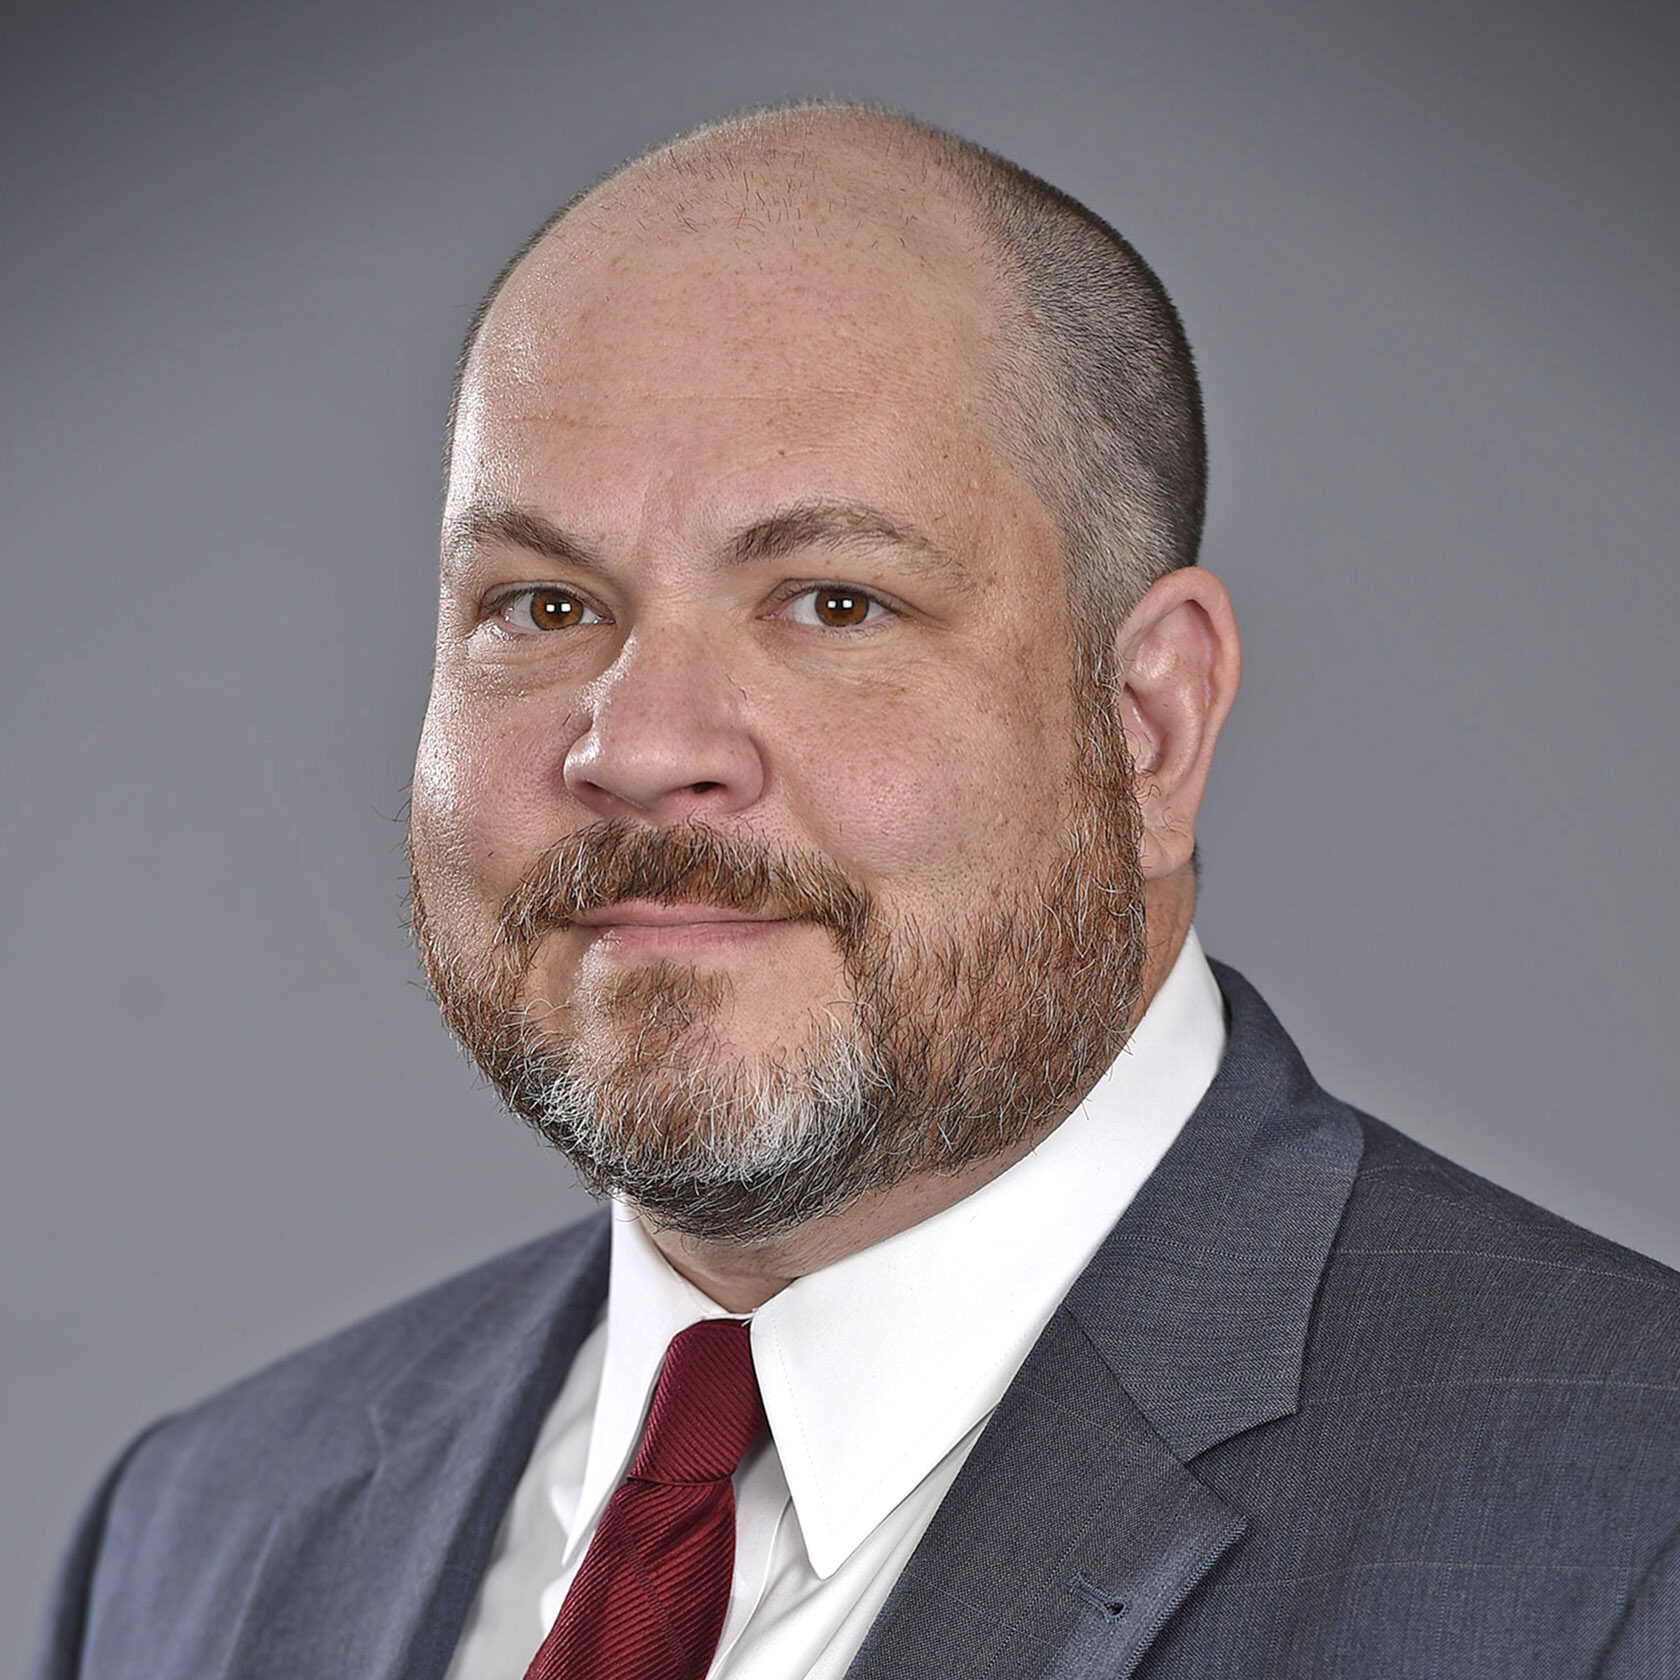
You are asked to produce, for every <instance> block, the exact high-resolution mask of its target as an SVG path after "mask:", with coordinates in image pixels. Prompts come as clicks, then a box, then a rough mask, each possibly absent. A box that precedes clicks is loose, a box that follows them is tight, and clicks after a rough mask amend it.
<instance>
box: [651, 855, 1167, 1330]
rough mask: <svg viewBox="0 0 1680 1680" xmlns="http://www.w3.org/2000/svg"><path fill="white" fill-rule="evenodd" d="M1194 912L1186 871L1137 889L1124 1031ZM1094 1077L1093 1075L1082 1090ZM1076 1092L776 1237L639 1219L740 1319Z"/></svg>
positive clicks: (960, 1186)
mask: <svg viewBox="0 0 1680 1680" xmlns="http://www.w3.org/2000/svg"><path fill="white" fill-rule="evenodd" d="M1194 909H1195V882H1194V879H1193V878H1192V876H1191V874H1190V871H1189V869H1188V867H1186V868H1185V869H1182V870H1179V871H1176V872H1175V873H1174V874H1173V875H1170V876H1167V877H1165V878H1162V879H1158V880H1154V881H1150V882H1149V883H1148V884H1147V886H1146V888H1145V891H1144V925H1145V927H1146V928H1147V929H1148V933H1147V935H1146V949H1145V953H1144V965H1143V982H1142V985H1141V987H1140V989H1139V995H1138V1004H1137V1007H1136V1009H1135V1010H1134V1011H1133V1013H1132V1019H1131V1021H1130V1022H1129V1023H1128V1027H1127V1031H1128V1034H1129V1033H1130V1031H1131V1029H1132V1028H1134V1027H1136V1025H1137V1023H1138V1022H1139V1021H1140V1020H1142V1018H1143V1014H1144V1011H1145V1010H1147V1009H1148V1007H1149V1005H1150V1004H1151V1003H1152V1002H1153V1001H1154V998H1155V994H1156V993H1157V992H1159V991H1160V989H1161V987H1162V986H1163V985H1164V984H1165V982H1166V978H1167V976H1168V975H1169V974H1170V973H1171V972H1172V967H1173V964H1174V963H1175V962H1177V961H1178V954H1179V952H1180V951H1181V950H1182V949H1183V948H1184V940H1185V936H1186V935H1187V934H1188V933H1189V931H1190V917H1191V912H1192V911H1193V910H1194ZM1100 1076H1101V1070H1100V1069H1099V1070H1098V1072H1097V1073H1096V1074H1093V1076H1092V1078H1091V1081H1090V1083H1091V1084H1093V1085H1094V1084H1095V1083H1096V1080H1097V1079H1098V1078H1099V1077H1100ZM1085 1095H1086V1092H1085V1091H1084V1090H1081V1091H1079V1092H1078V1093H1076V1094H1075V1096H1074V1099H1073V1100H1072V1101H1071V1102H1070V1103H1068V1104H1067V1106H1066V1107H1065V1108H1064V1109H1063V1110H1062V1112H1061V1113H1059V1114H1058V1115H1057V1116H1056V1117H1055V1118H1054V1119H1053V1120H1051V1121H1050V1122H1048V1123H1047V1124H1045V1125H1043V1126H1041V1127H1039V1128H1038V1130H1037V1131H1035V1132H1033V1133H1032V1134H1031V1135H1030V1136H1028V1137H1027V1138H1025V1139H1023V1140H1022V1141H1021V1142H1020V1143H1018V1144H1015V1145H1013V1146H1012V1147H1011V1148H1009V1149H1005V1150H1000V1151H998V1152H997V1153H996V1154H994V1155H988V1156H987V1157H986V1158H985V1160H983V1161H977V1162H975V1163H973V1164H972V1165H970V1166H968V1167H965V1168H964V1169H963V1170H962V1171H961V1172H956V1173H943V1174H932V1173H922V1174H918V1175H916V1176H915V1177H912V1178H908V1179H906V1180H904V1182H903V1183H901V1184H895V1185H892V1186H891V1187H889V1188H888V1189H886V1190H882V1191H879V1192H877V1193H875V1194H874V1195H870V1196H865V1197H863V1198H862V1199H861V1200H859V1201H857V1202H854V1203H853V1204H852V1205H851V1206H850V1207H848V1208H846V1209H845V1210H844V1211H843V1212H841V1213H837V1214H834V1215H832V1216H831V1217H829V1218H826V1219H814V1220H812V1221H810V1222H809V1223H808V1224H805V1225H801V1226H798V1227H796V1228H795V1229H794V1230H792V1231H788V1232H786V1233H784V1234H783V1235H781V1236H777V1237H772V1238H768V1239H762V1240H757V1241H753V1242H733V1241H731V1240H729V1239H728V1238H716V1237H693V1236H688V1235H685V1234H684V1233H683V1232H681V1231H672V1230H660V1229H658V1228H656V1227H655V1226H653V1225H652V1224H651V1223H650V1222H649V1221H647V1220H646V1219H645V1218H644V1220H643V1223H644V1225H645V1226H646V1228H647V1231H648V1234H649V1236H650V1237H651V1238H652V1240H653V1242H654V1245H655V1246H656V1247H657V1248H658V1249H659V1251H660V1253H661V1254H663V1255H664V1257H665V1259H666V1260H667V1261H668V1262H669V1263H670V1265H671V1266H672V1268H673V1269H674V1270H675V1271H677V1272H679V1273H680V1274H681V1275H682V1276H683V1277H685V1278H687V1279H688V1281H689V1282H690V1283H692V1284H693V1285H694V1286H695V1288H696V1289H698V1290H700V1291H701V1292H702V1293H703V1294H704V1295H706V1296H707V1297H709V1298H710V1299H711V1300H713V1301H715V1302H717V1304H718V1305H719V1306H720V1307H722V1308H723V1309H724V1310H725V1311H726V1312H732V1313H746V1312H751V1311H753V1309H754V1308H756V1307H761V1306H763V1305H764V1303H765V1302H766V1301H768V1300H770V1299H771V1297H772V1296H775V1295H779V1294H780V1293H781V1292H782V1290H784V1289H786V1288H787V1286H788V1285H789V1284H790V1283H792V1282H793V1281H794V1279H795V1278H800V1277H804V1276H805V1275H806V1274H807V1273H809V1272H815V1271H820V1270H821V1269H822V1268H823V1267H824V1266H832V1265H833V1264H834V1263H835V1261H837V1260H844V1259H845V1258H846V1256H847V1255H848V1254H855V1253H857V1252H858V1251H859V1250H860V1249H864V1248H870V1247H873V1246H874V1244H876V1243H878V1242H884V1241H886V1239H887V1238H888V1237H891V1236H896V1235H897V1233H898V1232H900V1231H907V1230H909V1228H910V1227H911V1226H912V1225H919V1224H921V1222H922V1221H923V1220H924V1219H931V1218H932V1217H933V1216H934V1215H935V1214H936V1213H942V1212H943V1211H944V1210H945V1209H946V1208H948V1207H954V1206H955V1205H956V1204H957V1203H958V1202H960V1201H962V1200H963V1199H964V1198H965V1197H967V1196H972V1195H973V1194H974V1192H975V1191H976V1190H978V1189H980V1188H981V1187H982V1186H983V1185H986V1184H989V1183H991V1181H992V1180H993V1179H994V1178H997V1177H998V1176H999V1175H1000V1174H1002V1173H1005V1172H1007V1171H1008V1170H1009V1169H1010V1168H1011V1167H1012V1166H1014V1165H1015V1163H1016V1162H1017V1161H1019V1160H1021V1159H1022V1158H1023V1157H1024V1156H1026V1155H1029V1154H1031V1153H1032V1151H1033V1150H1034V1149H1035V1148H1037V1147H1038V1145H1039V1144H1040V1143H1041V1142H1042V1141H1043V1140H1044V1139H1045V1138H1046V1137H1048V1136H1049V1135H1050V1133H1051V1132H1053V1131H1054V1130H1055V1129H1056V1127H1057V1126H1059V1125H1060V1124H1061V1123H1062V1121H1064V1120H1065V1119H1066V1118H1067V1117H1068V1115H1070V1114H1071V1113H1072V1112H1073V1111H1074V1109H1075V1108H1077V1107H1078V1106H1079V1104H1080V1103H1081V1102H1082V1101H1084V1099H1085Z"/></svg>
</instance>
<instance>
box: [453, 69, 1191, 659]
mask: <svg viewBox="0 0 1680 1680" xmlns="http://www.w3.org/2000/svg"><path fill="white" fill-rule="evenodd" d="M836 122H838V123H841V124H844V125H845V128H846V130H847V131H848V132H849V134H850V135H852V136H854V137H855V136H857V135H862V134H867V133H869V132H870V131H871V130H873V131H875V132H877V133H880V134H881V135H882V136H883V137H884V138H886V139H887V140H888V142H889V144H891V145H893V146H894V148H895V149H898V150H901V151H904V152H906V153H908V154H909V155H910V156H913V157H915V158H917V159H919V160H920V161H922V162H923V163H925V164H927V165H929V166H931V168H932V169H933V170H934V171H936V172H937V174H938V175H939V176H942V177H943V180H944V182H945V183H946V184H948V185H949V187H950V188H951V189H952V191H953V193H954V195H955V196H956V197H958V198H959V199H960V201H961V202H962V203H963V204H964V205H965V207H966V208H967V209H968V210H969V211H970V212H971V213H972V215H973V217H974V219H975V223H976V225H977V227H978V229H979V231H980V233H981V235H982V237H983V239H984V242H985V244H986V247H987V252H988V255H989V257H990V258H991V261H992V264H993V268H994V273H995V278H996V279H997V281H998V282H999V288H1000V292H1001V294H1002V297H1003V299H1004V300H1005V301H1006V303H1007V304H1009V305H1013V307H1012V308H1008V309H1007V310H1006V314H1005V318H1004V319H1003V320H1001V321H1000V323H999V325H1000V328H1001V332H1000V343H1001V349H1000V353H999V354H998V356H997V357H996V360H995V365H994V367H993V369H992V386H993V390H992V395H993V400H994V402H995V404H996V406H997V411H998V412H997V418H998V420H999V421H1000V430H1001V432H1002V441H1003V445H1004V447H1005V449H1006V451H1007V452H1008V453H1009V454H1010V455H1011V456H1012V458H1013V459H1014V460H1015V464H1016V465H1017V466H1018V467H1019V469H1020V470H1021V472H1022V473H1023V474H1024V475H1025V476H1026V478H1027V480H1028V482H1029V483H1030V484H1031V485H1032V486H1033V488H1034V489H1035V490H1036V491H1037V492H1038V494H1039V496H1040V497H1041V498H1042V499H1043V501H1044V502H1045V505H1046V506H1047V507H1048V508H1049V509H1050V512H1051V514H1052V516H1053V517H1054V518H1055V520H1056V522H1057V524H1058V526H1059V528H1060V530H1061V534H1062V558H1063V567H1064V574H1065V577H1066V580H1067V590H1068V600H1069V606H1070V608H1071V610H1072V614H1073V618H1074V623H1075V625H1076V626H1077V633H1078V636H1079V641H1080V646H1081V650H1082V652H1083V653H1084V655H1085V658H1086V660H1087V662H1088V664H1089V665H1090V667H1091V668H1092V670H1093V672H1094V673H1095V674H1098V675H1100V676H1107V675H1108V674H1109V673H1108V658H1107V653H1108V649H1109V647H1110V645H1111V643H1112V640H1113V634H1114V631H1115V629H1116V628H1117V627H1118V625H1119V623H1120V621H1121V620H1122V619H1123V618H1124V617H1125V615H1126V613H1127V612H1129V611H1130V609H1131V607H1132V606H1133V605H1134V604H1135V602H1136V601H1137V600H1138V598H1139V597H1140V596H1141V595H1142V594H1143V593H1144V591H1145V590H1146V589H1147V588H1148V587H1149V585H1150V584H1151V583H1153V582H1154V581H1155V579H1156V578H1158V577H1160V576H1162V575H1163V574H1164V573H1166V572H1169V571H1172V570H1174V569H1175V568H1177V567H1179V566H1190V565H1194V564H1195V562H1196V557H1197V553H1198V551H1199V549H1200V546H1201V535H1202V521H1203V516H1204V512H1205V509H1206V503H1207V444H1206V437H1205V433H1204V429H1203V424H1202V399H1201V389H1200V386H1199V384H1198V382H1197V379H1196V368H1195V363H1194V361H1193V360H1192V358H1191V354H1190V346H1189V343H1188V341H1187V340H1186V338H1185V335H1184V327H1183V324H1182V322H1181V321H1180V320H1179V317H1178V311H1177V310H1176V309H1175V308H1174V307H1173V304H1172V300H1171V299H1170V298H1169V297H1168V296H1167V293H1166V289H1165V287H1163V286H1162V284H1161V282H1160V280H1159V279H1157V278H1156V275H1155V273H1154V271H1153V270H1152V269H1151V268H1150V267H1149V265H1148V264H1147V263H1146V262H1145V261H1144V260H1143V258H1142V257H1141V256H1139V255H1138V253H1137V251H1136V250H1134V249H1133V248H1132V246H1131V245H1130V244H1128V243H1127V241H1126V240H1125V239H1123V238H1122V237H1121V236H1120V234H1119V233H1117V232H1116V231H1115V229H1114V228H1112V227H1110V226H1109V224H1108V223H1107V222H1105V221H1104V220H1103V219H1102V217H1100V216H1099V215H1097V214H1096V213H1095V212H1094V211H1092V210H1090V209H1088V208H1087V207H1086V206H1085V205H1083V204H1081V203H1080V202H1079V201H1078V200H1077V199H1075V198H1073V197H1071V196H1069V195H1068V194H1067V193H1064V192H1062V191H1061V190H1060V189H1059V188H1057V187H1053V186H1051V185H1050V183H1049V182H1048V181H1044V180H1041V179H1040V178H1039V177H1038V176H1036V175H1034V174H1032V173H1031V171H1029V170H1026V169H1023V168H1021V167H1020V166H1019V165H1018V164H1014V163H1011V162H1010V161H1009V160H1008V159H1007V158H1003V157H1000V156H998V155H997V153H995V152H991V151H988V150H987V149H986V148H985V147H984V146H979V145H976V144H975V143H974V142H973V141H971V140H965V139H963V138H961V137H960V136H959V135H954V134H949V133H947V132H945V131H944V130H943V129H938V128H934V127H932V126H931V125H929V124H927V123H923V122H920V121H918V120H917V119H916V118H914V117H909V116H905V115H903V114H902V113H900V112H895V111H889V110H885V109H883V108H880V107H877V106H872V105H865V104H854V103H847V102H840V101H801V102H797V103H791V104H784V105H776V106H767V107H763V108H760V109H755V110H751V111H745V112H741V113H739V114H737V115H735V116H732V117H726V118H723V119H722V120H720V121H717V122H712V123H707V124H705V125H703V126H702V127H699V128H696V129H692V130H689V131H688V132H687V133H684V134H681V135H678V136H677V137H675V138H674V139H671V140H668V141H665V142H663V143H662V144H661V145H659V146H656V147H654V148H652V149H651V150H649V151H647V152H644V153H642V154H641V155H639V156H638V157H635V158H632V159H630V160H629V161H628V162H626V163H624V164H621V165H620V166H619V167H618V168H616V169H614V170H612V171H611V172H610V173H609V174H607V175H605V176H603V177H602V178H601V180H599V181H597V182H595V183H594V184H593V185H592V186H590V187H589V188H587V189H586V190H585V191H583V192H581V193H579V194H578V195H577V196H576V197H575V198H573V199H572V200H570V201H569V202H568V203H567V204H565V205H563V206H562V207H561V208H560V209H559V210H557V211H555V213H554V214H553V215H552V216H550V217H549V218H548V219H547V220H546V221H545V222H544V223H543V224H542V226H541V227H539V228H538V229H537V230H536V232H535V233H533V234H532V235H531V237H530V238H529V239H527V240H526V241H525V243H524V244H523V245H522V246H520V248H519V250H518V251H516V252H515V253H514V255H513V256H512V257H511V258H510V259H509V260H508V262H507V263H506V264H505V265H504V266H503V268H502V270H501V272H500V273H499V274H498V275H497V276H496V279H495V281H494V282H493V283H492V285H491V287H490V289H489V291H488V292H487V293H486V294H485V296H484V299H483V301H482V302H481V303H480V304H479V306H478V308H477V310H476V311H475V312H474V315H473V318H472V324H471V325H470V327H469V328H468V330H467V336H466V341H465V343H464V344H463V346H462V349H461V357H460V361H459V363H458V366H457V369H456V376H455V389H454V393H453V396H452V398H451V402H450V411H449V438H450V443H451V446H452V444H453V437H454V430H455V421H456V416H457V413H458V410H459V405H460V398H461V388H462V382H463V380H464V378H465V376H466V371H467V365H468V362H469V360H470V358H471V355H472V351H473V348H474V346H475V345H476V343H477V342H478V337H479V333H480V331H481V329H482V327H483V325H484V321H485V317H486V316H487V315H488V314H489V312H490V309H491V307H492V305H493V304H494V303H495V301H496V298H497V296H498V295H499V294H500V292H501V290H502V287H503V286H504V285H505V284H506V283H507V280H508V278H509V276H510V275H511V274H512V273H513V271H514V270H515V269H516V268H517V267H518V266H519V264H520V263H521V262H522V261H523V260H524V258H525V257H526V256H527V255H528V254H529V253H530V252H531V251H532V250H533V249H534V248H535V247H536V246H537V245H538V244H540V243H541V242H542V240H543V239H544V238H545V237H546V236H547V235H548V234H549V233H550V232H551V231H552V230H553V229H554V228H555V227H556V226H557V225H558V224H559V223H560V222H562V221H564V220H565V219H566V218H567V217H568V216H569V215H571V214H572V212H573V211H574V210H576V209H577V208H578V207H579V206H580V205H582V204H583V203H584V202H585V201H586V200H589V199H591V198H593V197H594V196H595V195H596V194H597V193H598V192H599V191H600V190H601V189H602V188H604V187H606V186H607V185H609V184H610V183H613V182H616V181H618V180H619V179H620V178H621V177H623V176H624V175H626V174H627V173H629V172H630V171H633V170H638V169H643V168H646V167H648V166H650V165H651V166H654V167H658V166H659V165H660V164H661V163H664V162H666V161H675V160H676V159H677V158H678V157H679V156H680V157H681V158H682V161H683V163H684V165H685V166H688V167H693V165H694V164H696V163H697V162H700V161H701V160H703V159H704V158H705V156H706V155H707V154H708V153H711V154H713V155H715V156H719V157H720V158H721V159H726V160H729V161H730V162H735V161H737V160H738V155H739V153H740V152H742V151H745V150H748V149H750V148H751V146H752V144H753V143H754V142H755V141H758V142H762V141H763V140H765V139H774V138H786V139H789V140H794V139H809V138H810V131H811V130H812V129H815V128H818V127H821V126H825V125H828V124H833V123H836ZM686 172H687V168H685V173H686Z"/></svg>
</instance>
